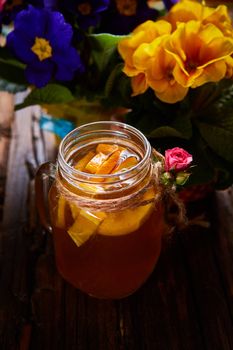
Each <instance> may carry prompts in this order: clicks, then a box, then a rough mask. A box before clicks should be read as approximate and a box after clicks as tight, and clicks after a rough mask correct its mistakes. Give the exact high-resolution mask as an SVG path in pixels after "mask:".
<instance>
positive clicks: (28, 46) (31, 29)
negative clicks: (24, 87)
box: [7, 5, 83, 87]
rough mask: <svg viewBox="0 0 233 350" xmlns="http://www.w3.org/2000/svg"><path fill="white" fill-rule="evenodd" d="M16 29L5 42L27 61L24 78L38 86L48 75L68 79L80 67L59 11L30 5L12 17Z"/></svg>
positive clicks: (68, 31) (49, 77)
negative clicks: (14, 17)
mask: <svg viewBox="0 0 233 350" xmlns="http://www.w3.org/2000/svg"><path fill="white" fill-rule="evenodd" d="M14 24H15V29H14V30H13V31H12V32H11V33H10V34H8V36H7V45H8V47H9V48H10V49H11V50H12V51H13V53H14V54H15V55H16V56H17V57H18V59H19V60H21V61H22V62H23V63H25V64H26V70H25V74H26V78H27V80H28V82H29V83H30V84H34V85H36V86H37V87H42V86H45V85H46V84H47V83H48V82H49V81H50V79H51V78H53V77H54V78H55V79H57V80H61V81H68V80H71V79H72V78H73V76H74V73H75V71H77V70H79V71H82V70H83V65H82V62H81V59H80V56H79V54H78V53H77V51H76V49H75V48H74V47H72V46H71V39H72V35H73V31H72V28H71V26H70V25H69V24H67V23H66V22H65V20H64V17H63V15H62V14H61V13H60V12H52V11H50V10H48V9H37V8H35V7H33V6H31V5H30V6H29V7H28V9H27V10H23V11H21V12H20V13H19V14H18V15H17V17H16V19H15V23H14Z"/></svg>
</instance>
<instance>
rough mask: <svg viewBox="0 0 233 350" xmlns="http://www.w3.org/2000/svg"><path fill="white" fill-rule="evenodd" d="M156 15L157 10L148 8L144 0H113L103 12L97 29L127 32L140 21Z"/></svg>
mask: <svg viewBox="0 0 233 350" xmlns="http://www.w3.org/2000/svg"><path fill="white" fill-rule="evenodd" d="M157 17H158V11H157V10H154V9H151V8H149V6H148V5H147V3H146V1H144V0H115V1H112V3H111V6H110V7H109V10H107V11H106V12H105V13H104V14H103V17H102V20H101V26H100V29H99V31H101V32H108V33H111V34H128V33H130V32H131V31H132V30H133V29H134V28H136V27H137V26H138V25H139V24H140V23H143V22H145V21H147V20H149V19H151V20H155V19H157Z"/></svg>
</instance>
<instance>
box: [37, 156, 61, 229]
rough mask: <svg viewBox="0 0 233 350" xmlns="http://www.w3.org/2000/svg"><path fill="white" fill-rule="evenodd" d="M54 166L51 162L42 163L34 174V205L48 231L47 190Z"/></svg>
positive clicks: (52, 176)
mask: <svg viewBox="0 0 233 350" xmlns="http://www.w3.org/2000/svg"><path fill="white" fill-rule="evenodd" d="M55 171H56V166H55V164H53V163H51V162H47V163H44V164H42V165H41V166H40V167H39V168H38V170H37V172H36V176H35V193H36V206H37V210H38V212H39V217H40V221H41V223H42V225H43V226H44V228H45V229H46V230H47V231H48V232H50V233H51V232H52V226H51V223H50V217H49V206H48V192H49V189H50V187H51V185H52V182H53V181H54V179H55Z"/></svg>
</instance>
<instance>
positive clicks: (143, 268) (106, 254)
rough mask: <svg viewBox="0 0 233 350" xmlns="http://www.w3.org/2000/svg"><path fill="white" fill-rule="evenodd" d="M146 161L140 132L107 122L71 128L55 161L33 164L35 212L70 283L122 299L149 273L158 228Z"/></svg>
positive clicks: (147, 150)
mask: <svg viewBox="0 0 233 350" xmlns="http://www.w3.org/2000/svg"><path fill="white" fill-rule="evenodd" d="M153 166H154V164H153V157H152V151H151V146H150V144H149V142H148V140H147V139H146V137H145V136H144V135H143V134H142V133H141V132H140V131H138V130H137V129H135V128H134V127H132V126H129V125H126V124H124V123H120V122H110V121H106V122H95V123H90V124H86V125H83V126H81V127H78V128H77V129H75V130H73V131H72V132H70V133H69V134H68V135H67V136H66V137H65V138H64V139H63V140H62V142H61V144H60V147H59V152H58V158H57V163H56V165H53V164H52V163H45V164H43V165H42V166H41V167H40V168H39V170H38V172H37V175H36V195H37V205H38V209H39V213H40V217H41V220H42V223H44V225H45V226H47V228H48V230H50V231H51V232H52V235H53V241H54V250H55V257H56V265H57V269H58V271H59V272H60V274H61V275H62V276H63V278H64V279H65V280H66V281H68V282H69V283H71V284H72V285H73V286H74V287H76V288H78V289H80V290H82V291H83V292H85V293H88V294H89V295H92V296H95V297H98V298H114V299H115V298H122V297H125V296H127V295H130V294H131V293H133V292H134V291H135V290H137V289H138V288H139V287H140V286H141V285H142V284H143V282H144V281H146V279H147V278H148V277H149V275H150V274H151V272H152V271H153V269H154V266H155V264H156V262H157V260H158V258H159V254H160V250H161V237H162V234H163V231H164V217H163V205H162V201H161V189H160V187H159V186H158V185H156V182H155V181H154V177H153ZM49 179H50V180H51V179H52V185H51V186H48V185H49V181H48V180H49ZM49 187H50V188H49ZM47 188H49V191H48V201H46V200H45V198H44V197H45V195H44V194H45V193H46V192H47ZM46 195H47V194H46ZM46 204H47V206H48V211H47V210H46Z"/></svg>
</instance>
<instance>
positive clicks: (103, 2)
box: [58, 0, 110, 30]
mask: <svg viewBox="0 0 233 350" xmlns="http://www.w3.org/2000/svg"><path fill="white" fill-rule="evenodd" d="M109 1H110V0H60V1H58V5H59V8H61V9H62V11H63V10H65V11H68V12H71V13H73V14H75V15H76V16H77V21H78V25H79V27H80V28H82V29H83V30H86V29H88V28H89V27H95V26H96V25H97V24H98V23H99V20H100V13H101V12H103V11H105V10H106V9H107V8H108V6H109Z"/></svg>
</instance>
